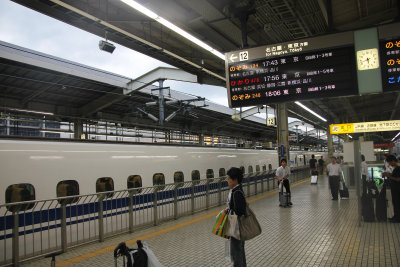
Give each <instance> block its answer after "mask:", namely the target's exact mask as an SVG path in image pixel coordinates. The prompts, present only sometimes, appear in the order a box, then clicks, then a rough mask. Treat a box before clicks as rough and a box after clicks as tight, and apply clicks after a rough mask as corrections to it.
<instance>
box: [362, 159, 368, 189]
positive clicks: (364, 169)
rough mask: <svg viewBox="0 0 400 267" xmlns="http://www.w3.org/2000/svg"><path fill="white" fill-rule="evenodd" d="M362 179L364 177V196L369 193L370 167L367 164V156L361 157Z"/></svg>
mask: <svg viewBox="0 0 400 267" xmlns="http://www.w3.org/2000/svg"><path fill="white" fill-rule="evenodd" d="M361 177H362V185H363V188H362V190H363V194H364V193H367V178H368V165H367V162H365V156H364V155H361Z"/></svg>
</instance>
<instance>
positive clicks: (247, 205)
mask: <svg viewBox="0 0 400 267" xmlns="http://www.w3.org/2000/svg"><path fill="white" fill-rule="evenodd" d="M238 191H239V192H241V193H242V194H243V197H244V200H245V201H246V196H245V195H244V192H243V191H242V190H237V191H235V192H234V193H232V199H233V208H235V193H236V192H238ZM248 208H249V203H247V201H246V211H245V213H244V215H245V216H248V213H247V210H248Z"/></svg>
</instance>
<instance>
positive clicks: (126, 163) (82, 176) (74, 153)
mask: <svg viewBox="0 0 400 267" xmlns="http://www.w3.org/2000/svg"><path fill="white" fill-rule="evenodd" d="M290 153H291V158H293V157H295V158H297V159H296V160H295V162H291V163H292V164H291V165H292V166H304V160H303V161H301V160H298V159H300V158H302V157H303V158H304V155H303V154H304V152H301V151H297V152H290ZM306 154H310V155H311V152H306ZM305 162H306V164H307V162H308V160H306V161H305ZM256 165H258V168H259V170H260V171H262V170H263V169H267V170H268V169H276V168H277V167H278V154H277V152H276V151H275V150H255V149H235V148H215V147H210V148H208V147H188V146H172V145H164V146H163V145H146V144H120V143H116V144H110V143H85V142H62V141H32V140H0V169H1V180H0V184H1V190H0V204H4V203H5V198H6V196H5V194H6V189H7V188H8V187H9V186H10V185H14V184H32V185H33V187H34V189H35V199H37V200H40V199H48V198H55V197H56V196H57V195H56V188H57V185H58V183H59V182H60V181H65V180H75V181H77V183H78V184H79V194H81V195H83V194H91V193H95V192H96V186H97V185H96V181H97V180H98V179H99V178H102V177H111V178H112V179H113V184H114V190H121V189H126V188H127V179H128V177H129V176H131V175H140V177H141V179H142V186H143V187H148V186H153V175H154V174H156V173H162V174H164V176H165V183H166V184H168V183H173V182H174V173H175V172H182V173H183V175H184V181H191V180H192V171H194V170H198V171H199V173H200V179H205V178H206V171H207V170H208V169H212V170H213V172H214V177H219V170H220V168H224V169H225V171H227V170H228V169H229V168H230V167H233V166H235V167H241V166H243V167H244V168H245V173H248V172H250V171H251V169H250V170H249V166H251V168H252V169H253V172H256V171H257V167H256ZM269 165H271V166H269ZM263 166H264V167H263Z"/></svg>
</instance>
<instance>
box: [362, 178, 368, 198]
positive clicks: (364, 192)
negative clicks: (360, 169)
mask: <svg viewBox="0 0 400 267" xmlns="http://www.w3.org/2000/svg"><path fill="white" fill-rule="evenodd" d="M361 179H362V194H366V193H367V192H368V189H367V176H366V175H362V176H361Z"/></svg>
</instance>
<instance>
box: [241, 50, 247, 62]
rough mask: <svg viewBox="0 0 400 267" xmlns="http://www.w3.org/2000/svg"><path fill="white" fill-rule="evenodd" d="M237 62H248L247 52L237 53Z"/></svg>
mask: <svg viewBox="0 0 400 267" xmlns="http://www.w3.org/2000/svg"><path fill="white" fill-rule="evenodd" d="M239 60H240V61H246V60H249V51H242V52H240V53H239Z"/></svg>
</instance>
